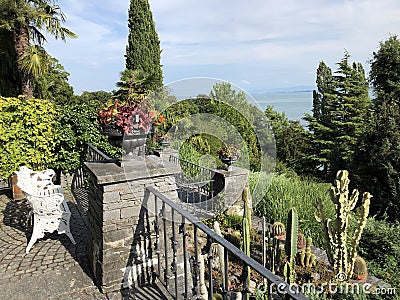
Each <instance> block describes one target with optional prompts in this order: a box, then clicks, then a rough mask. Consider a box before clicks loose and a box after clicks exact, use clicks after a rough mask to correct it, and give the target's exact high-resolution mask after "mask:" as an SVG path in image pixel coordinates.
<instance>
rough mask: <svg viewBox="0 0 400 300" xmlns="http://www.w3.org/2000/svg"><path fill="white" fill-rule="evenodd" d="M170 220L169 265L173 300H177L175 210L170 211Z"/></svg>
mask: <svg viewBox="0 0 400 300" xmlns="http://www.w3.org/2000/svg"><path fill="white" fill-rule="evenodd" d="M171 218H172V237H171V247H172V263H171V271H172V274H174V284H175V299H178V274H177V271H178V267H177V261H176V252H177V244H178V242H177V240H176V228H175V210H174V209H172V210H171Z"/></svg>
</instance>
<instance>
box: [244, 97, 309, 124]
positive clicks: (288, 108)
mask: <svg viewBox="0 0 400 300" xmlns="http://www.w3.org/2000/svg"><path fill="white" fill-rule="evenodd" d="M251 96H253V97H254V99H255V100H256V101H257V103H258V104H259V105H260V107H261V108H262V110H265V108H266V107H267V106H268V105H272V106H273V107H274V109H275V110H276V111H278V112H280V113H281V112H285V114H286V116H287V118H288V119H289V120H299V121H302V120H301V118H302V117H304V114H305V113H311V110H312V91H299V92H271V93H263V94H251ZM301 123H302V124H303V123H304V121H302V122H301Z"/></svg>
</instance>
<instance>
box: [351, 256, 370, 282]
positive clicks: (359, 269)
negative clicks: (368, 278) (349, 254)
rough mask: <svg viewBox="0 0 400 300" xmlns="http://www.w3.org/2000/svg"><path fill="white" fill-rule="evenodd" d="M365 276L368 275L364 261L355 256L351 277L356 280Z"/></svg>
mask: <svg viewBox="0 0 400 300" xmlns="http://www.w3.org/2000/svg"><path fill="white" fill-rule="evenodd" d="M367 274H368V269H367V264H366V262H365V260H364V259H363V258H362V257H360V256H356V258H355V260H354V272H353V275H354V276H355V277H357V278H358V277H359V276H365V275H367Z"/></svg>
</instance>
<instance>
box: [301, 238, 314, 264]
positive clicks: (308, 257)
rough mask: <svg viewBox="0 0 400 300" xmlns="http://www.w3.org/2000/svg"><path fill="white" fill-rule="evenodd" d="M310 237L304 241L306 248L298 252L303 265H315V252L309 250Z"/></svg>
mask: <svg viewBox="0 0 400 300" xmlns="http://www.w3.org/2000/svg"><path fill="white" fill-rule="evenodd" d="M311 245H312V238H311V237H308V238H307V242H306V249H304V250H301V251H300V253H299V261H300V264H301V265H302V266H303V267H307V268H308V267H311V266H315V265H316V263H317V260H316V257H315V254H314V253H312V252H311Z"/></svg>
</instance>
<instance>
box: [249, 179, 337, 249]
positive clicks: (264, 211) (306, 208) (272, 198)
mask: <svg viewBox="0 0 400 300" xmlns="http://www.w3.org/2000/svg"><path fill="white" fill-rule="evenodd" d="M260 176H261V178H260ZM259 178H260V179H259ZM258 180H263V179H262V175H260V173H251V174H250V189H251V190H252V189H253V188H254V185H255V183H256V182H257V181H258ZM330 186H331V185H330V184H329V183H316V182H313V181H311V180H302V179H300V178H299V177H291V178H288V177H286V176H285V175H276V176H275V177H274V178H273V179H272V182H271V185H270V186H269V188H268V190H267V192H266V194H265V195H264V197H263V199H262V200H261V201H260V202H259V203H258V204H257V206H256V207H255V213H256V215H258V216H260V217H261V216H265V218H266V220H267V222H271V223H272V222H274V221H280V222H283V223H286V219H287V213H288V211H289V209H290V208H291V207H296V208H297V211H298V213H299V226H300V227H299V229H300V231H301V232H302V233H303V234H304V235H305V236H310V237H311V238H312V239H313V244H314V245H315V246H317V247H321V248H325V246H324V238H323V233H322V227H321V224H320V223H318V222H317V221H316V219H315V217H314V215H315V212H316V209H315V206H314V203H315V200H316V199H317V198H321V199H322V203H323V206H324V209H325V214H326V216H327V217H330V216H333V214H334V205H333V203H332V202H331V200H330V198H329V188H330Z"/></svg>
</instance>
